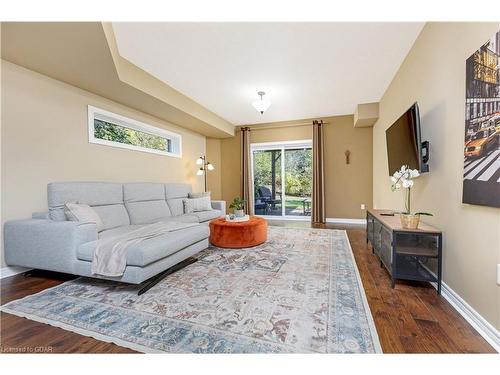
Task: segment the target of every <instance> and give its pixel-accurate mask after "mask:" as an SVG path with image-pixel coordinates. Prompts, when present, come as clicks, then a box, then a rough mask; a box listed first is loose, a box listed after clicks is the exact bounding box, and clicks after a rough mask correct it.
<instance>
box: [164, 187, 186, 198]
mask: <svg viewBox="0 0 500 375" xmlns="http://www.w3.org/2000/svg"><path fill="white" fill-rule="evenodd" d="M189 193H191V185H189V184H165V197H166V198H167V200H169V199H173V198H187V197H188V195H189Z"/></svg>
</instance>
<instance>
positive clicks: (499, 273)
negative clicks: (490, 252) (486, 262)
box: [497, 264, 500, 285]
mask: <svg viewBox="0 0 500 375" xmlns="http://www.w3.org/2000/svg"><path fill="white" fill-rule="evenodd" d="M497 284H498V285H500V264H497Z"/></svg>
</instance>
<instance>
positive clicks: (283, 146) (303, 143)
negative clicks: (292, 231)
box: [250, 139, 312, 221]
mask: <svg viewBox="0 0 500 375" xmlns="http://www.w3.org/2000/svg"><path fill="white" fill-rule="evenodd" d="M295 148H310V149H311V150H312V139H301V140H297V141H277V142H262V143H251V144H250V167H251V168H250V169H251V171H250V176H251V179H252V196H253V197H255V184H254V181H255V180H254V173H253V170H254V166H253V152H254V151H271V150H280V151H281V155H282V158H281V165H280V168H281V176H283V177H282V181H283V182H282V187H281V188H282V197H281V202H282V204H281V215H280V216H276V215H255V216H259V217H262V218H265V219H270V220H291V221H311V218H312V216H293V215H286V207H285V205H286V198H285V196H284V192H285V189H286V186H285V184H286V182H285V177H284V176H285V150H290V149H295Z"/></svg>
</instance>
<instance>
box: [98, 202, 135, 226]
mask: <svg viewBox="0 0 500 375" xmlns="http://www.w3.org/2000/svg"><path fill="white" fill-rule="evenodd" d="M92 208H93V209H94V210H95V211H96V212H97V214H98V215H99V217H100V218H101V220H102V223H103V228H102V229H103V230H106V229H111V228H116V227H121V226H123V225H130V218H129V216H128V213H127V210H126V209H125V205H124V204H123V203H122V204H111V205H107V206H92Z"/></svg>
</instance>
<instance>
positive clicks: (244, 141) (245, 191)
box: [240, 127, 254, 215]
mask: <svg viewBox="0 0 500 375" xmlns="http://www.w3.org/2000/svg"><path fill="white" fill-rule="evenodd" d="M240 141H241V142H240V144H241V184H240V186H241V197H242V198H243V199H244V200H245V212H246V213H247V214H248V215H253V214H254V204H253V193H252V192H253V189H252V171H251V170H250V168H252V166H251V163H250V128H248V127H243V128H241V129H240Z"/></svg>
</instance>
